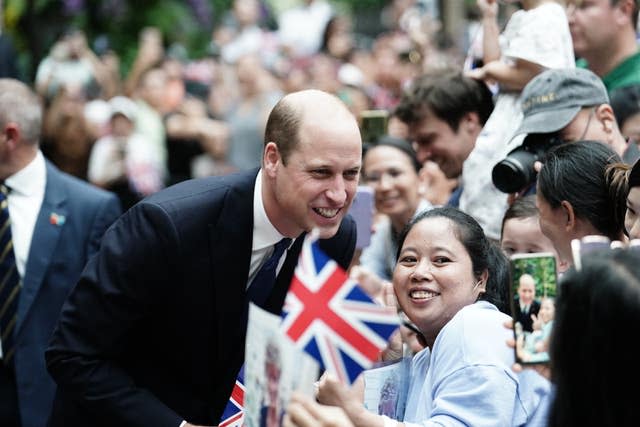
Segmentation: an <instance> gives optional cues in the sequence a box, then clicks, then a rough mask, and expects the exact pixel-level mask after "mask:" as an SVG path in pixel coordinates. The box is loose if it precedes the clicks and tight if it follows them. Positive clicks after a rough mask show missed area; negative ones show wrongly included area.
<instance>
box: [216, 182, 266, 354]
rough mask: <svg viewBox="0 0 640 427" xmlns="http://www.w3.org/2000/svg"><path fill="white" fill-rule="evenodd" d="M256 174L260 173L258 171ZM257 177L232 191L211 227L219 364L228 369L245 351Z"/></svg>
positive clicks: (242, 183)
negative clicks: (240, 351) (247, 296)
mask: <svg viewBox="0 0 640 427" xmlns="http://www.w3.org/2000/svg"><path fill="white" fill-rule="evenodd" d="M256 172H257V171H256ZM255 176H256V174H255V173H254V174H252V175H251V176H250V177H249V179H245V180H244V181H243V182H241V183H240V184H239V185H236V186H234V187H233V188H231V189H230V190H229V192H228V194H227V196H226V198H225V201H224V206H223V207H222V209H221V212H220V217H219V218H218V219H217V221H216V222H215V223H212V224H210V226H209V233H210V245H211V262H212V266H213V287H214V293H215V296H216V298H215V308H216V315H215V317H214V319H215V322H216V325H215V327H216V328H217V335H218V339H219V345H218V349H217V350H218V361H219V363H221V366H229V365H228V362H229V361H232V360H234V358H235V357H234V356H235V355H237V351H238V350H239V349H238V348H233V346H236V345H237V346H240V349H241V350H243V349H244V336H245V329H244V327H241V325H242V324H243V322H244V320H243V318H244V310H245V299H246V285H247V277H248V276H249V260H250V259H251V245H252V240H253V190H254V184H255Z"/></svg>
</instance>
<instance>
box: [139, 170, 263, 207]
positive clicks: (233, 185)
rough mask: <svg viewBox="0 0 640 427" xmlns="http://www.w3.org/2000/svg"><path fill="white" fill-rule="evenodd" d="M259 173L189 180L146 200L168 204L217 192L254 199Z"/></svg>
mask: <svg viewBox="0 0 640 427" xmlns="http://www.w3.org/2000/svg"><path fill="white" fill-rule="evenodd" d="M257 172H258V170H257V169H255V170H251V171H243V172H237V173H232V174H228V175H222V176H210V177H205V178H195V179H189V180H186V181H182V182H179V183H177V184H174V185H172V186H170V187H167V188H165V189H164V190H161V191H159V192H157V193H155V194H153V195H151V196H149V197H148V198H147V199H146V200H147V201H149V202H155V203H166V202H169V201H175V200H179V199H188V198H198V197H199V196H201V195H202V196H204V195H206V196H207V197H211V195H212V194H215V193H216V192H217V193H219V194H226V193H228V192H232V193H234V194H237V195H238V196H240V197H249V196H251V197H253V189H254V185H255V180H256V175H257Z"/></svg>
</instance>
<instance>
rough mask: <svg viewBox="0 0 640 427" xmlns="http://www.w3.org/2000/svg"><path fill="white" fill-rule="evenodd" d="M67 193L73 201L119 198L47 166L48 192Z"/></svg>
mask: <svg viewBox="0 0 640 427" xmlns="http://www.w3.org/2000/svg"><path fill="white" fill-rule="evenodd" d="M63 190H65V191H66V193H67V194H66V195H67V197H69V198H71V199H82V200H83V201H102V200H105V199H114V200H117V196H116V195H115V194H114V193H112V192H110V191H107V190H104V189H102V188H99V187H96V186H95V185H93V184H90V183H88V182H86V181H83V180H81V179H79V178H77V177H75V176H73V175H70V174H68V173H66V172H63V171H61V170H59V169H58V168H56V167H55V166H53V165H52V164H48V165H47V185H46V190H45V191H47V192H51V191H63Z"/></svg>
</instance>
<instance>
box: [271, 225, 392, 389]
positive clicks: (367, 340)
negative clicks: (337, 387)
mask: <svg viewBox="0 0 640 427" xmlns="http://www.w3.org/2000/svg"><path fill="white" fill-rule="evenodd" d="M398 326H399V318H398V315H397V313H396V310H395V309H394V308H393V307H384V306H381V305H379V304H376V303H375V302H373V300H371V298H369V296H367V294H365V293H364V291H362V289H360V286H358V284H357V283H356V282H355V281H354V280H351V279H350V278H349V277H348V276H347V274H346V272H345V271H344V270H343V269H342V268H341V267H340V266H339V265H338V264H337V263H336V262H335V261H334V260H332V259H330V258H329V257H328V256H327V255H326V254H325V253H324V252H323V251H322V249H320V246H319V244H318V240H317V236H313V235H311V233H310V235H308V236H307V237H306V238H305V241H304V244H303V245H302V252H300V259H299V261H298V265H297V267H296V270H295V274H294V276H293V279H292V281H291V286H290V288H289V293H288V294H287V298H286V301H285V306H284V313H283V323H282V328H283V330H284V332H285V334H286V335H287V336H289V337H290V338H291V339H292V340H293V342H294V343H296V345H297V346H298V347H300V348H302V349H304V350H305V351H306V352H307V353H309V354H311V356H313V357H314V358H316V359H317V360H318V361H319V362H320V363H321V364H322V365H323V368H324V369H325V370H327V371H328V372H331V373H333V374H335V375H336V376H337V377H338V378H340V380H341V381H343V382H344V383H347V384H351V383H352V382H353V381H354V380H355V379H356V377H357V376H358V375H359V374H360V372H362V371H363V370H364V369H367V368H369V367H371V365H372V364H373V362H374V361H375V360H376V359H377V358H378V356H379V355H380V351H381V349H383V348H384V347H385V346H386V345H387V342H388V340H389V337H390V336H391V334H393V332H394V331H395V330H396V329H397V328H398Z"/></svg>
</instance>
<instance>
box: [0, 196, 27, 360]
mask: <svg viewBox="0 0 640 427" xmlns="http://www.w3.org/2000/svg"><path fill="white" fill-rule="evenodd" d="M8 193H9V191H8V189H7V187H6V186H5V185H0V251H1V252H0V339H1V340H2V359H3V360H4V364H5V365H10V364H12V363H13V362H12V360H11V359H12V357H13V353H14V350H15V346H14V344H15V343H14V336H13V331H14V329H15V326H16V314H17V312H18V300H19V297H20V288H22V283H21V280H20V274H18V269H17V268H16V257H15V255H14V253H13V239H12V238H11V220H10V218H9V203H8V201H7V194H8Z"/></svg>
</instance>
